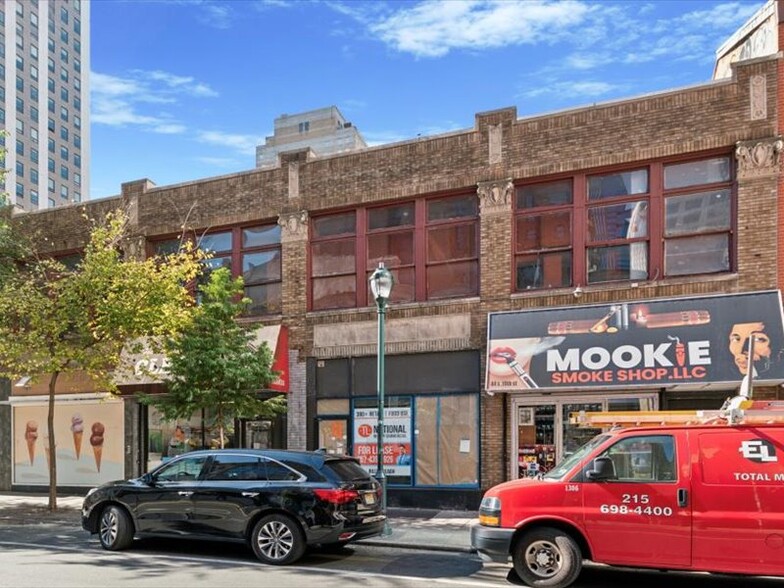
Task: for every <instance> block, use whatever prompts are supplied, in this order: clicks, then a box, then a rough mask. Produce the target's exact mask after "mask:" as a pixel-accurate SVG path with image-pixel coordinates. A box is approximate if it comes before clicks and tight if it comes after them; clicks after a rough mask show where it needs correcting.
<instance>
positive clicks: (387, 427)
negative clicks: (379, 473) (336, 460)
mask: <svg viewBox="0 0 784 588" xmlns="http://www.w3.org/2000/svg"><path fill="white" fill-rule="evenodd" d="M377 426H378V410H377V409H376V408H355V409H354V457H357V458H358V459H359V462H360V464H361V465H362V467H363V468H365V469H366V470H367V471H368V472H369V473H370V474H375V473H376V469H377V467H378V438H377V437H376V430H377ZM411 462H412V457H411V407H409V406H394V407H387V408H386V409H385V410H384V475H386V476H411Z"/></svg>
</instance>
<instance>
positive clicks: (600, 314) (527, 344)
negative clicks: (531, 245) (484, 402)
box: [486, 291, 784, 392]
mask: <svg viewBox="0 0 784 588" xmlns="http://www.w3.org/2000/svg"><path fill="white" fill-rule="evenodd" d="M488 322H489V325H488V345H487V374H486V388H487V390H488V391H490V392H493V391H515V390H531V389H548V388H550V389H552V388H570V389H572V388H583V389H584V388H588V389H590V388H596V387H608V386H615V387H624V388H627V387H644V386H651V385H654V386H665V387H668V386H674V385H679V386H693V387H695V388H699V387H702V386H703V385H705V384H716V383H727V384H733V385H737V384H738V383H739V382H740V381H741V379H742V378H743V376H744V375H746V373H747V371H748V370H749V369H750V368H751V369H753V370H754V371H753V374H754V378H755V381H757V382H759V383H765V382H767V383H771V384H772V383H777V382H781V381H784V327H783V326H782V308H781V298H780V295H779V293H778V292H777V291H773V292H755V293H750V294H735V295H729V296H707V297H701V298H689V299H666V300H661V299H659V300H643V301H635V302H619V303H616V304H607V305H596V306H578V307H567V308H557V309H542V310H530V311H519V312H503V313H491V314H490V315H489V317H488ZM752 335H753V337H754V354H753V358H751V359H750V358H749V338H750V337H751V336H752Z"/></svg>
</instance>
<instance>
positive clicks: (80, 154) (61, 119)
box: [0, 0, 90, 212]
mask: <svg viewBox="0 0 784 588" xmlns="http://www.w3.org/2000/svg"><path fill="white" fill-rule="evenodd" d="M0 33H2V35H0V73H2V75H0V126H1V127H2V128H3V129H4V130H5V131H6V133H7V136H6V137H5V138H4V139H5V147H6V157H5V164H4V166H3V167H4V168H5V169H6V170H7V171H8V173H7V175H6V178H5V185H4V188H3V190H4V191H5V192H6V193H7V196H8V199H9V200H10V203H11V204H13V205H14V206H15V207H16V209H17V210H18V211H20V212H21V211H31V210H38V209H43V208H52V207H54V206H60V205H63V204H68V203H70V202H80V201H82V200H86V199H88V198H89V194H90V186H89V176H90V173H89V172H90V83H89V80H90V3H89V0H3V2H2V3H0Z"/></svg>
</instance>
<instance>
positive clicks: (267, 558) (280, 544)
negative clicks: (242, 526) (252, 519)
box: [251, 514, 306, 566]
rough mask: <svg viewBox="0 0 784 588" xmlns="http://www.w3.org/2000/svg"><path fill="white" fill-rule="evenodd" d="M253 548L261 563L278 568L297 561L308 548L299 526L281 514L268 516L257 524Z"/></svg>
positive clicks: (252, 538)
mask: <svg viewBox="0 0 784 588" xmlns="http://www.w3.org/2000/svg"><path fill="white" fill-rule="evenodd" d="M251 546H252V547H253V552H254V553H255V554H256V557H258V558H259V559H260V560H261V561H263V562H264V563H267V564H272V565H278V566H282V565H286V564H290V563H294V562H295V561H297V560H298V559H299V558H301V557H302V556H303V555H304V553H305V547H306V545H305V538H304V536H303V535H302V531H301V530H300V528H299V525H297V523H295V522H294V521H293V520H292V519H290V518H289V517H287V516H285V515H281V514H273V515H268V516H266V517H264V518H262V519H261V520H260V521H259V522H258V523H256V526H255V527H254V528H253V534H252V535H251Z"/></svg>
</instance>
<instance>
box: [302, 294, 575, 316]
mask: <svg viewBox="0 0 784 588" xmlns="http://www.w3.org/2000/svg"><path fill="white" fill-rule="evenodd" d="M570 291H571V290H570ZM479 302H480V298H479V296H471V297H468V298H439V299H437V300H423V301H420V302H391V303H389V304H387V313H389V311H390V310H392V311H396V310H408V309H414V308H423V307H424V308H439V307H444V306H455V305H461V304H478V303H479ZM369 312H370V313H373V314H376V305H375V304H373V305H372V306H370V305H369V306H364V307H362V308H332V309H326V310H310V311H308V312H307V313H306V314H305V317H306V318H318V317H327V316H335V315H337V316H357V315H365V314H367V313H369Z"/></svg>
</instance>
